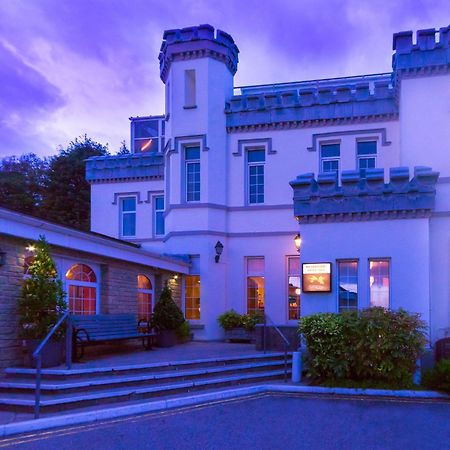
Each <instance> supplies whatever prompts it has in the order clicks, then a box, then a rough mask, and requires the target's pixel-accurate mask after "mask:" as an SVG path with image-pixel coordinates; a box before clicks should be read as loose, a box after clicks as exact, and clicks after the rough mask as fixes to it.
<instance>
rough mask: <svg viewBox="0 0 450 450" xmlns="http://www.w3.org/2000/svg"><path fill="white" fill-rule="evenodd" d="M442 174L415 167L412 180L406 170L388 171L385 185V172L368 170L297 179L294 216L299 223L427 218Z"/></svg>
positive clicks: (382, 170) (396, 168)
mask: <svg viewBox="0 0 450 450" xmlns="http://www.w3.org/2000/svg"><path fill="white" fill-rule="evenodd" d="M438 178H439V172H435V171H433V170H432V169H431V168H429V167H422V166H419V167H415V168H414V176H413V178H411V179H410V175H409V169H408V168H407V167H393V168H391V169H390V170H389V182H388V183H385V179H384V169H367V171H366V176H365V177H362V176H361V175H360V172H359V171H356V170H348V171H343V172H342V174H341V184H340V185H339V183H338V174H337V173H335V172H334V173H323V174H319V175H318V176H317V179H316V178H315V177H314V174H313V173H306V174H303V175H300V176H298V177H297V178H296V179H295V180H294V181H291V183H290V185H291V186H292V188H293V190H294V213H295V216H296V217H297V218H298V219H299V221H300V222H305V223H310V222H328V221H347V220H374V219H375V220H377V219H378V220H382V219H388V218H389V219H391V218H412V217H427V216H429V215H430V213H431V211H432V210H433V209H434V200H435V195H436V183H437V180H438Z"/></svg>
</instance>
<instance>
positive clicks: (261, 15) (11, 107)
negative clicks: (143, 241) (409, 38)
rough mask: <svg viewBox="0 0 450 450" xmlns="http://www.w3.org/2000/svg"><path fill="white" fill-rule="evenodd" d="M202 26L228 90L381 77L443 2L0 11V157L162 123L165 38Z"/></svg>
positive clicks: (98, 5) (112, 140)
mask: <svg viewBox="0 0 450 450" xmlns="http://www.w3.org/2000/svg"><path fill="white" fill-rule="evenodd" d="M201 23H210V24H211V25H213V26H215V27H217V28H221V29H223V30H225V31H227V32H228V33H230V34H231V35H232V36H233V38H234V40H235V41H236V43H237V45H238V47H239V49H240V63H239V69H238V72H237V74H236V77H235V85H236V86H239V85H248V84H260V83H271V82H282V81H296V80H302V79H315V78H327V77H334V76H344V75H356V74H362V73H376V72H384V71H389V70H390V62H391V61H390V59H391V54H392V51H391V45H392V34H393V33H394V32H396V31H403V30H409V29H413V30H415V29H418V28H430V27H441V26H447V25H449V23H450V1H448V0H391V1H386V0H383V1H381V0H273V1H272V0H217V1H213V0H209V1H208V0H186V1H185V0H164V1H160V0H0V155H2V156H5V155H14V154H16V155H17V154H21V153H26V152H30V151H32V152H36V153H38V154H41V155H51V154H54V153H55V152H56V151H57V147H58V146H59V145H62V146H66V145H67V144H68V142H69V141H70V140H72V139H74V138H75V137H77V136H80V135H83V134H85V133H86V134H87V135H88V136H90V137H92V138H93V139H95V140H97V141H99V142H101V143H109V147H110V150H111V151H115V150H117V149H118V148H119V146H120V141H122V140H124V139H125V140H127V142H128V139H129V121H128V118H129V117H130V116H137V115H147V114H157V113H162V112H163V84H162V82H161V81H160V79H159V67H158V60H157V57H158V50H159V47H160V44H161V37H162V33H163V31H164V30H165V29H170V28H180V27H185V26H190V25H198V24H201Z"/></svg>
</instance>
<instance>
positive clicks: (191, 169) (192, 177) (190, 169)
mask: <svg viewBox="0 0 450 450" xmlns="http://www.w3.org/2000/svg"><path fill="white" fill-rule="evenodd" d="M184 159H185V175H186V201H187V202H198V201H200V147H199V146H195V147H186V148H185V149H184Z"/></svg>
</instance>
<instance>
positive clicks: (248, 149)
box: [245, 146, 266, 206]
mask: <svg viewBox="0 0 450 450" xmlns="http://www.w3.org/2000/svg"><path fill="white" fill-rule="evenodd" d="M252 151H263V152H264V161H255V162H250V161H249V158H248V156H249V153H250V152H252ZM245 160H246V166H247V167H246V180H245V185H246V190H247V193H246V204H247V205H249V206H252V205H264V203H265V202H266V169H265V165H266V149H265V147H264V146H261V147H260V146H258V147H250V146H248V147H246V148H245ZM251 167H262V168H263V185H262V188H263V193H262V194H263V201H262V202H251V201H250V168H251Z"/></svg>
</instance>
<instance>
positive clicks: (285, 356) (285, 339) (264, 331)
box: [263, 314, 291, 383]
mask: <svg viewBox="0 0 450 450" xmlns="http://www.w3.org/2000/svg"><path fill="white" fill-rule="evenodd" d="M267 321H269V322H270V324H271V326H272V327H273V328H274V329H275V331H276V332H277V333H278V335H279V336H280V338H281V339H282V341H283V343H284V382H285V383H286V382H287V378H288V376H287V373H288V370H287V354H288V348H289V347H290V346H291V343H290V342H289V340H288V338H287V337H286V336H285V335H284V334H283V332H282V331H281V330H280V329H279V328H278V326H277V325H275V322H274V321H273V320H272V319H271V318H270V317H269V316H268V315H267V314H264V329H263V351H264V353H266V328H267Z"/></svg>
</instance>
